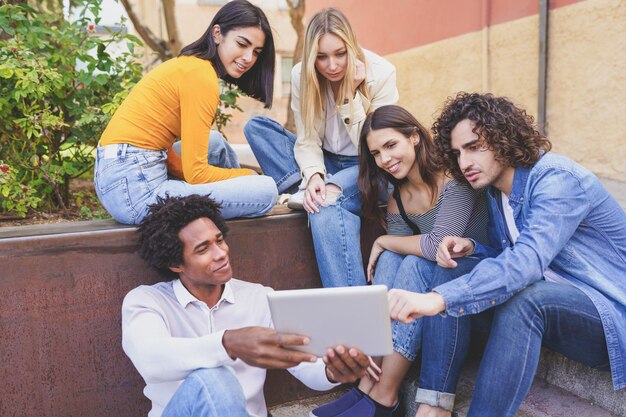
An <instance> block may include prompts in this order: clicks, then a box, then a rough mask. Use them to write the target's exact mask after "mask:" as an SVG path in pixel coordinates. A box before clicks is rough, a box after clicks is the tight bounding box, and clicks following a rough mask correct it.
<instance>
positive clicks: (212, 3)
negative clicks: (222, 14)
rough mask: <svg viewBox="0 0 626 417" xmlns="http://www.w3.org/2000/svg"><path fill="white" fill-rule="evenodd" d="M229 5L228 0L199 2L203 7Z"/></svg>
mask: <svg viewBox="0 0 626 417" xmlns="http://www.w3.org/2000/svg"><path fill="white" fill-rule="evenodd" d="M226 3H228V0H198V4H199V5H201V6H223V5H224V4H226Z"/></svg>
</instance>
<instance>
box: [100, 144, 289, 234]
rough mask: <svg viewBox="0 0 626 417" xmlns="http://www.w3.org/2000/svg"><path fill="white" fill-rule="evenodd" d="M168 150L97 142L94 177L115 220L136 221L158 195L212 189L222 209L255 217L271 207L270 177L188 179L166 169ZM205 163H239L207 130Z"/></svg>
mask: <svg viewBox="0 0 626 417" xmlns="http://www.w3.org/2000/svg"><path fill="white" fill-rule="evenodd" d="M166 159H167V152H166V151H153V150H148V149H143V148H139V147H136V146H132V145H128V144H119V145H108V146H104V147H102V146H99V147H98V149H97V157H96V165H95V169H94V170H95V173H94V182H95V186H96V187H95V188H96V193H97V194H98V198H99V199H100V202H101V203H102V205H103V206H104V208H105V209H106V210H107V211H108V212H109V213H110V214H111V216H113V218H114V219H115V220H117V221H118V222H120V223H125V224H138V223H140V222H141V220H142V219H143V218H144V217H145V216H146V215H147V214H148V206H149V205H150V204H154V203H155V202H156V200H157V197H164V196H165V195H170V196H186V195H191V194H200V195H210V196H211V198H213V199H214V200H216V201H217V202H219V203H220V204H221V205H222V210H221V211H222V215H223V216H224V218H226V219H230V218H233V217H257V216H261V215H263V214H265V213H267V212H268V211H270V210H271V209H272V207H274V203H275V202H276V199H277V198H278V193H277V191H276V185H275V184H274V181H273V180H272V178H270V177H267V176H262V175H251V176H243V177H237V178H231V179H228V180H224V181H217V182H211V183H207V184H189V183H187V182H185V181H183V180H180V179H176V178H172V177H169V176H168V174H167V165H166ZM209 164H210V165H215V166H221V167H223V168H238V167H239V163H238V162H237V159H236V155H235V153H234V151H233V150H232V149H231V148H230V146H229V145H228V143H226V141H225V140H224V139H223V138H222V136H221V135H219V134H217V135H216V134H215V133H213V132H212V133H211V140H210V141H209Z"/></svg>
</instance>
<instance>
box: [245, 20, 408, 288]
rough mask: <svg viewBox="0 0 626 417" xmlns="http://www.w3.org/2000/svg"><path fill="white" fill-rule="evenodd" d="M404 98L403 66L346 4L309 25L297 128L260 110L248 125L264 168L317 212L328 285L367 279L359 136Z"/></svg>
mask: <svg viewBox="0 0 626 417" xmlns="http://www.w3.org/2000/svg"><path fill="white" fill-rule="evenodd" d="M397 101H398V90H397V88H396V71H395V68H394V67H393V65H391V64H390V63H389V62H388V61H386V60H385V59H384V58H382V57H380V56H378V55H376V54H374V53H373V52H370V51H367V50H364V49H362V48H361V47H360V46H359V45H358V43H357V41H356V37H355V35H354V32H353V31H352V28H351V27H350V23H349V22H348V19H347V18H346V17H345V16H344V14H343V13H341V12H340V11H339V10H337V9H334V8H329V9H324V10H321V11H320V12H318V13H316V14H315V15H314V16H313V17H312V19H311V21H310V22H309V25H308V27H307V30H306V35H305V41H304V51H303V58H302V62H301V63H299V64H297V65H296V66H295V67H294V68H293V71H292V73H291V107H292V110H293V112H294V116H295V121H296V130H297V136H295V135H293V134H292V133H291V132H289V131H287V130H285V129H284V128H283V127H282V126H281V125H280V124H279V123H277V122H276V121H274V120H272V119H269V118H266V117H255V118H253V119H252V120H250V122H248V124H247V125H246V127H245V128H244V132H245V134H246V137H247V139H248V143H249V144H250V146H251V147H252V151H253V152H254V154H255V156H256V158H257V160H258V161H259V164H260V165H261V168H262V169H263V172H264V173H265V174H266V175H269V176H271V177H272V178H274V180H275V181H276V185H277V186H278V191H279V192H280V193H291V194H294V193H295V194H294V195H292V197H291V199H290V201H289V206H290V207H292V208H294V207H300V208H304V209H305V210H306V211H307V212H308V213H309V220H310V224H311V231H312V235H313V243H314V246H315V254H316V256H317V264H318V267H319V271H320V276H321V278H322V283H323V284H324V286H325V287H336V286H348V285H363V284H365V283H366V280H365V273H364V270H363V264H362V258H361V250H360V224H361V220H360V217H359V216H360V214H361V197H360V193H359V190H358V187H357V178H358V171H359V168H358V141H359V134H360V132H361V127H362V125H363V121H364V120H365V117H366V116H367V114H368V113H370V112H372V111H374V110H375V109H376V108H378V107H380V106H383V105H386V104H394V103H396V102H397Z"/></svg>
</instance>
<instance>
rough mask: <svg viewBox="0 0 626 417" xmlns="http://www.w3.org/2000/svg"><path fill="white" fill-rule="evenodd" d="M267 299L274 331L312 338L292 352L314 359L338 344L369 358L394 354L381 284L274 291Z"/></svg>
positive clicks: (385, 294)
mask: <svg viewBox="0 0 626 417" xmlns="http://www.w3.org/2000/svg"><path fill="white" fill-rule="evenodd" d="M267 297H268V300H269V304H270V310H271V312H272V320H273V321H274V327H275V328H276V330H277V331H279V332H286V333H296V334H301V335H304V336H308V337H309V338H310V339H311V342H310V343H309V344H308V345H306V346H294V347H293V348H294V349H298V350H302V351H304V352H308V353H312V354H314V355H317V356H322V355H324V354H325V353H326V350H327V349H328V348H329V347H333V346H337V345H343V346H345V347H355V348H358V349H359V350H361V351H362V352H363V353H365V354H366V355H370V356H384V355H390V354H391V353H392V352H393V346H392V344H391V320H390V318H389V306H388V303H387V287H385V286H384V285H371V286H360V287H341V288H315V289H306V290H286V291H274V292H270V293H268V294H267Z"/></svg>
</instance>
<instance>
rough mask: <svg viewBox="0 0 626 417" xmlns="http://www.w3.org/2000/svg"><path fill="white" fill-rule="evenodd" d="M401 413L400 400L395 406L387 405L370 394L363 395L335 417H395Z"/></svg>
mask: <svg viewBox="0 0 626 417" xmlns="http://www.w3.org/2000/svg"><path fill="white" fill-rule="evenodd" d="M401 415H402V413H401V412H400V401H398V403H397V404H396V405H395V406H393V407H385V406H384V405H382V404H379V403H377V402H376V401H374V400H372V399H371V398H370V397H369V396H367V395H363V398H361V399H360V400H359V401H358V402H357V403H356V404H354V405H353V406H352V407H350V408H349V409H347V410H346V411H344V412H343V413H341V414H337V415H336V416H335V417H395V416H401Z"/></svg>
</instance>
